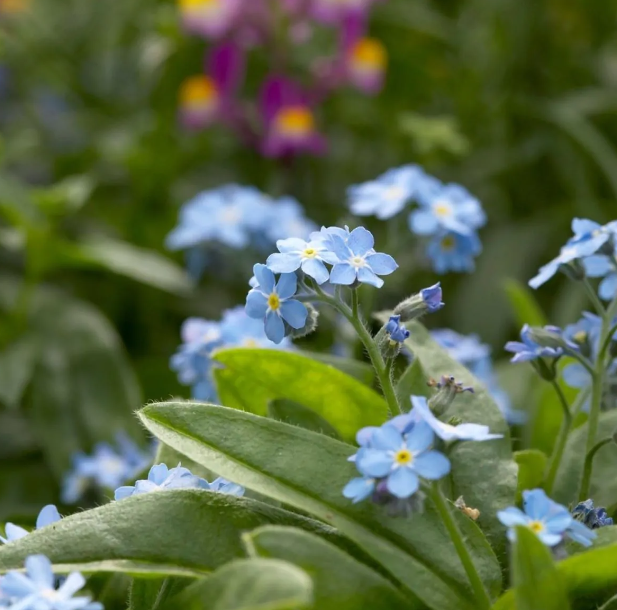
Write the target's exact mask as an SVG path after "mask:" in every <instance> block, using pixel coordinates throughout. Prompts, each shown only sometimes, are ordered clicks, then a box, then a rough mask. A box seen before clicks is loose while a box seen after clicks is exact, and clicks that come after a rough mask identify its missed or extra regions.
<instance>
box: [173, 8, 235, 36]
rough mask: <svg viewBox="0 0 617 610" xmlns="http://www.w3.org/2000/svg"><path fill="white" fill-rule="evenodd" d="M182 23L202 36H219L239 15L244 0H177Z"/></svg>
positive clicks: (187, 28) (227, 29) (231, 25)
mask: <svg viewBox="0 0 617 610" xmlns="http://www.w3.org/2000/svg"><path fill="white" fill-rule="evenodd" d="M178 4H179V6H180V14H181V18H182V25H183V26H184V28H185V29H186V30H187V31H188V32H191V33H193V34H197V35H199V36H203V37H204V38H215V39H216V38H221V37H222V36H224V35H225V34H227V33H228V32H229V30H230V29H231V28H232V27H233V26H234V25H235V22H236V20H237V18H238V17H240V14H241V9H242V5H243V4H244V0H178Z"/></svg>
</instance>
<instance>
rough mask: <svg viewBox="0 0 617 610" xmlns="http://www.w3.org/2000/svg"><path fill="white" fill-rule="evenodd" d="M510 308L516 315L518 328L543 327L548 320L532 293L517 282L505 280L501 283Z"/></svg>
mask: <svg viewBox="0 0 617 610" xmlns="http://www.w3.org/2000/svg"><path fill="white" fill-rule="evenodd" d="M503 287H504V290H505V291H506V295H507V296H508V301H509V302H510V306H511V307H512V310H513V311H514V314H515V315H516V321H517V322H518V324H519V326H523V325H524V324H529V325H530V326H545V325H546V324H548V320H547V319H546V316H545V315H544V312H543V311H542V308H541V307H540V305H539V304H538V301H537V300H536V298H535V296H534V293H533V292H532V291H531V290H530V289H529V288H528V287H527V286H525V285H524V284H521V282H519V281H518V280H514V279H511V278H510V279H507V280H504V283H503Z"/></svg>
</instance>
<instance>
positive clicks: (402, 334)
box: [386, 316, 409, 343]
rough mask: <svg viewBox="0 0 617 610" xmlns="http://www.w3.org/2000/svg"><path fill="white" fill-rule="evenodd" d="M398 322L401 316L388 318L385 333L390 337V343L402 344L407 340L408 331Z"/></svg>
mask: <svg viewBox="0 0 617 610" xmlns="http://www.w3.org/2000/svg"><path fill="white" fill-rule="evenodd" d="M400 321H401V316H390V319H389V320H388V323H387V324H386V332H387V333H388V334H389V335H390V341H394V342H395V343H403V342H404V341H405V340H406V339H409V331H408V330H407V329H406V328H405V326H404V325H403V324H401V323H400Z"/></svg>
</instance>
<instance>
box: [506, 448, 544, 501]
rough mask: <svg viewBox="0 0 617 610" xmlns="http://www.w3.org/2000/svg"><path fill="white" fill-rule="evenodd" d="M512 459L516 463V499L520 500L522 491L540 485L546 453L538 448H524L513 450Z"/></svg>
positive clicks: (542, 478)
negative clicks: (522, 449)
mask: <svg viewBox="0 0 617 610" xmlns="http://www.w3.org/2000/svg"><path fill="white" fill-rule="evenodd" d="M514 461H515V462H516V463H517V464H518V484H517V488H516V501H517V503H518V502H519V501H520V499H521V496H522V493H523V491H525V490H526V489H535V488H536V487H541V486H542V481H543V480H544V472H545V470H546V462H547V457H546V453H544V452H542V451H539V450H538V449H525V450H524V451H515V452H514Z"/></svg>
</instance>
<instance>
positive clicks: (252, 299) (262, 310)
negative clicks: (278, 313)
mask: <svg viewBox="0 0 617 610" xmlns="http://www.w3.org/2000/svg"><path fill="white" fill-rule="evenodd" d="M245 311H246V315H247V316H248V317H249V318H255V319H256V320H263V319H264V318H265V317H266V313H267V311H268V299H267V297H266V296H265V295H264V294H263V293H262V292H260V291H259V290H250V291H249V293H248V294H247V295H246V307H245Z"/></svg>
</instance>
